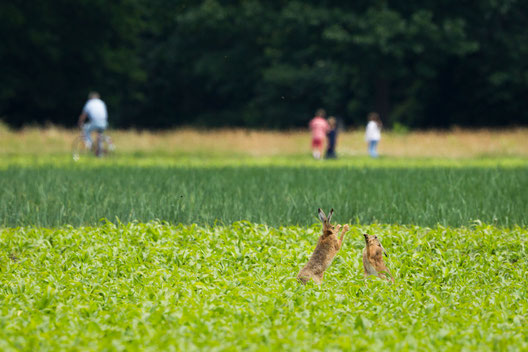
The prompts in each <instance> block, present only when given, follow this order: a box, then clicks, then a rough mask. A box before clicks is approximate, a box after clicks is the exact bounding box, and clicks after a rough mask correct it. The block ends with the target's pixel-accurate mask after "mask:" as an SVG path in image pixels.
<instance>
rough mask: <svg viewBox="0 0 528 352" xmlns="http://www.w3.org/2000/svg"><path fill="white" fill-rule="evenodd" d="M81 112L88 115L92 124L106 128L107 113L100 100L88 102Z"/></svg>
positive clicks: (95, 99) (104, 105)
mask: <svg viewBox="0 0 528 352" xmlns="http://www.w3.org/2000/svg"><path fill="white" fill-rule="evenodd" d="M83 111H84V112H85V113H86V115H88V117H89V118H90V122H91V123H92V124H94V125H96V126H98V127H103V128H106V125H107V123H108V112H107V111H106V104H105V103H104V102H103V101H102V100H101V99H98V98H94V99H90V100H88V101H87V102H86V104H85V105H84V108H83Z"/></svg>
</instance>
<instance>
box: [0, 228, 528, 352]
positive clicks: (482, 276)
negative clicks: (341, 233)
mask: <svg viewBox="0 0 528 352" xmlns="http://www.w3.org/2000/svg"><path fill="white" fill-rule="evenodd" d="M362 232H368V233H375V234H378V236H379V237H380V238H381V239H382V241H383V244H384V246H385V248H386V249H387V251H388V252H389V257H388V259H386V262H387V264H388V266H389V268H390V270H391V271H392V273H393V275H394V277H395V279H396V283H395V284H389V283H387V282H384V281H381V280H379V279H376V278H372V279H368V280H364V279H363V276H362V267H361V262H360V261H361V250H362V247H363V246H364V243H363V240H362V236H361V233H362ZM319 233H320V226H319V225H316V226H309V227H297V226H289V227H268V226H265V225H255V224H252V223H249V222H237V223H234V224H232V225H229V226H214V227H203V226H196V225H189V226H184V225H169V224H165V223H159V222H151V223H148V224H138V223H131V224H127V225H117V226H116V225H113V224H110V223H107V224H104V225H101V226H98V227H80V228H73V227H69V226H62V227H58V228H53V229H46V228H40V227H23V228H17V229H4V230H2V233H1V236H2V241H1V245H0V268H1V275H0V299H1V301H2V305H1V308H0V309H1V315H0V348H1V349H2V350H3V351H19V350H23V351H36V350H40V351H57V350H73V351H77V350H79V351H81V350H82V351H84V350H95V351H107V350H108V351H114V350H115V351H134V350H151V351H168V350H182V351H192V350H207V351H210V350H305V351H308V350H340V349H342V350H398V351H399V350H420V351H423V350H445V351H457V350H475V351H477V350H478V351H486V350H495V351H505V350H526V349H527V348H528V335H527V329H526V324H527V323H528V321H527V317H528V294H527V289H526V272H527V270H528V261H527V260H526V257H527V255H528V249H527V246H526V236H527V235H528V231H527V230H526V228H520V227H512V228H507V229H506V228H498V227H495V226H490V225H483V224H475V225H473V226H471V227H461V228H451V227H442V226H437V227H433V228H428V227H418V226H396V225H393V226H379V225H378V226H353V227H352V228H351V230H350V231H349V233H348V235H347V236H346V238H345V242H344V245H343V248H342V249H341V251H340V252H339V253H338V254H337V256H336V259H335V260H334V263H333V264H332V266H331V267H330V268H329V269H328V270H327V273H326V275H325V282H324V283H323V285H321V286H315V285H313V284H311V283H309V284H308V285H307V286H301V285H299V284H298V283H297V282H296V280H295V275H296V273H297V271H298V270H299V269H300V268H301V266H302V265H303V264H304V263H305V262H306V261H307V260H308V257H309V254H310V252H311V251H312V249H313V247H314V245H315V242H316V240H317V237H318V236H319Z"/></svg>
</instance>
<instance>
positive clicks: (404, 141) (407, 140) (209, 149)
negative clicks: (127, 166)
mask: <svg viewBox="0 0 528 352" xmlns="http://www.w3.org/2000/svg"><path fill="white" fill-rule="evenodd" d="M78 134H79V132H78V131H76V130H66V129H62V128H56V127H49V128H45V129H40V128H25V129H22V130H20V131H11V130H9V129H7V128H6V127H5V126H3V127H2V126H0V156H9V155H11V156H12V155H34V156H47V155H66V154H69V152H70V151H71V143H72V142H73V140H74V139H75V137H76V136H77V135H78ZM108 134H109V135H110V136H111V137H112V138H113V140H114V142H115V144H116V146H117V148H118V151H119V152H120V153H121V154H126V155H137V154H145V153H146V154H149V155H150V154H153V155H157V154H158V155H159V154H162V155H179V154H185V155H198V156H199V155H211V154H214V155H220V156H230V155H242V156H249V157H257V158H258V157H278V156H298V155H309V154H310V135H309V132H308V131H306V130H297V131H285V132H278V131H252V130H242V129H221V130H195V129H185V128H184V129H176V130H168V131H163V132H148V131H133V130H130V131H120V130H113V131H112V130H110V131H109V132H108ZM363 134H364V132H363V129H356V130H350V131H346V132H343V133H341V134H340V135H339V140H338V154H339V155H340V156H343V157H358V156H365V155H366V145H365V142H364V135H363ZM380 153H381V155H384V156H387V157H405V158H480V157H495V158H496V157H524V158H526V157H528V129H526V128H519V129H508V130H486V129H480V130H460V129H454V130H449V131H435V130H432V131H416V132H411V133H408V134H397V133H392V132H390V131H384V133H383V137H382V141H381V143H380Z"/></svg>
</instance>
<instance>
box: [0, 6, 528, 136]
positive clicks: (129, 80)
mask: <svg viewBox="0 0 528 352" xmlns="http://www.w3.org/2000/svg"><path fill="white" fill-rule="evenodd" d="M526 23H528V1H524V0H505V1H496V0H480V1H475V2H474V1H459V0H457V1H454V0H446V1H432V0H425V1H416V0H409V1H398V2H389V1H388V0H375V1H366V0H359V1H349V2H345V1H335V0H326V1H313V0H303V1H286V0H203V1H198V0H189V1H187V0H179V1H178V0H151V1H149V0H119V1H106V0H76V1H71V0H40V1H24V0H11V1H8V2H2V3H1V4H0V33H1V35H2V45H1V46H0V72H1V80H0V81H1V83H2V84H1V85H0V119H2V120H3V121H5V122H7V123H8V124H10V125H12V126H22V125H25V124H34V123H37V124H39V123H42V124H43V123H47V122H51V123H55V124H61V125H65V126H73V125H74V124H75V123H76V119H77V116H78V115H79V112H80V109H81V107H82V106H83V104H84V102H85V100H86V96H87V94H88V92H89V91H91V90H97V91H99V92H100V93H101V96H102V98H103V100H105V101H106V103H107V105H108V107H109V112H110V124H111V126H113V127H123V128H126V127H138V128H153V129H158V128H159V129H161V128H167V127H173V126H179V125H194V126H205V127H211V126H214V127H217V126H243V127H251V128H292V127H299V126H306V124H307V121H308V120H309V119H310V118H311V117H312V116H313V112H314V111H315V110H316V109H317V108H321V107H322V108H325V109H326V110H327V111H328V112H329V113H330V114H332V115H336V116H338V117H340V118H341V119H342V120H343V121H344V122H345V124H347V125H358V126H359V125H361V126H362V125H363V124H364V123H365V119H366V115H367V114H368V112H370V111H377V112H378V113H380V114H381V116H382V120H383V121H384V123H385V125H388V126H391V125H393V124H395V123H399V124H403V125H405V126H409V127H413V128H429V127H440V128H443V127H450V126H453V125H458V126H511V125H527V124H528V113H527V110H528V26H526Z"/></svg>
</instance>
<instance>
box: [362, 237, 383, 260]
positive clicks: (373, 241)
mask: <svg viewBox="0 0 528 352" xmlns="http://www.w3.org/2000/svg"><path fill="white" fill-rule="evenodd" d="M363 236H365V245H366V247H367V248H369V249H370V250H376V249H377V248H379V249H380V250H381V251H382V252H383V254H385V256H386V257H388V255H387V251H386V250H385V248H383V246H382V245H381V242H380V240H379V239H378V236H376V235H368V234H366V233H364V234H363Z"/></svg>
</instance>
